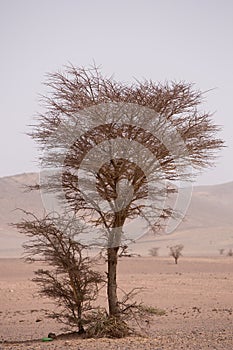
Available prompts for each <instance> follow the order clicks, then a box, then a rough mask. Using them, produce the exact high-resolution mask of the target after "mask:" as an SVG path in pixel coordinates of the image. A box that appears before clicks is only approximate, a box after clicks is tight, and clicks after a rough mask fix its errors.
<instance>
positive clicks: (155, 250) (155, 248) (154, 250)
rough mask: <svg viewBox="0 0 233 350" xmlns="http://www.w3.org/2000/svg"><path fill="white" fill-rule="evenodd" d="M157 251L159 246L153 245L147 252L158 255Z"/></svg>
mask: <svg viewBox="0 0 233 350" xmlns="http://www.w3.org/2000/svg"><path fill="white" fill-rule="evenodd" d="M158 251H159V247H153V248H151V249H149V254H150V255H151V256H158V255H159V254H158Z"/></svg>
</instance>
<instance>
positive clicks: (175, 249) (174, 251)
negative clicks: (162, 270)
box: [169, 244, 184, 264]
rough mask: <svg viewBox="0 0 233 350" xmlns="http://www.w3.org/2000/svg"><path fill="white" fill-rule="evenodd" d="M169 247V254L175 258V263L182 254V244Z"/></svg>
mask: <svg viewBox="0 0 233 350" xmlns="http://www.w3.org/2000/svg"><path fill="white" fill-rule="evenodd" d="M169 249H170V253H169V255H170V256H172V257H173V258H174V259H175V264H177V263H178V259H179V258H180V256H182V253H181V252H182V250H183V249H184V246H183V244H176V245H173V246H172V247H169Z"/></svg>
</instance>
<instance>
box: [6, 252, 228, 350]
mask: <svg viewBox="0 0 233 350" xmlns="http://www.w3.org/2000/svg"><path fill="white" fill-rule="evenodd" d="M37 268H38V265H34V264H32V265H28V264H26V263H24V262H23V261H22V260H19V259H0V304H1V307H0V349H18V350H19V349H31V350H32V349H38V350H39V349H41V350H42V349H48V350H52V349H54V350H55V349H57V350H60V349H64V348H67V349H71V350H72V349H79V350H84V349H95V350H98V349H110V350H111V349H135V350H137V349H155V350H161V349H164V350H165V349H173V350H176V349H177V350H180V349H193V350H194V349H195V350H197V349H198V350H199V349H203V350H205V349H211V350H214V349H225V350H232V349H233V258H232V257H225V256H223V257H222V256H219V257H213V258H210V257H209V258H207V257H199V258H194V257H193V258H192V257H181V258H180V260H179V263H178V265H175V264H174V261H173V259H172V258H170V257H169V258H168V257H167V258H166V257H143V256H141V257H131V258H126V257H122V258H120V261H119V265H118V272H119V274H118V286H119V287H120V288H121V289H124V290H125V291H129V290H130V289H132V288H134V287H139V288H142V289H141V291H140V293H139V294H138V296H137V300H138V301H143V302H144V303H145V304H147V305H150V306H154V307H158V308H160V309H162V310H165V312H166V313H165V315H163V316H157V315H154V316H153V317H151V318H150V319H149V320H148V321H149V322H144V323H143V324H142V329H141V334H142V336H141V337H139V336H135V337H129V338H126V339H99V340H93V339H69V338H66V339H58V340H54V341H52V342H49V343H48V342H47V343H44V342H42V341H41V338H42V337H46V336H47V335H48V333H49V332H54V333H56V334H59V333H62V332H64V329H62V325H60V324H57V323H56V322H55V321H52V320H50V319H47V318H46V314H47V313H48V311H49V310H51V308H53V307H54V306H53V304H51V302H50V301H49V300H47V299H44V298H41V297H39V296H38V294H37V292H38V287H37V285H36V284H35V283H33V282H32V281H31V278H32V277H33V270H36V269H37ZM103 269H104V266H103ZM99 302H100V304H102V305H105V303H106V296H105V291H104V290H103V291H102V293H101V295H100V299H99Z"/></svg>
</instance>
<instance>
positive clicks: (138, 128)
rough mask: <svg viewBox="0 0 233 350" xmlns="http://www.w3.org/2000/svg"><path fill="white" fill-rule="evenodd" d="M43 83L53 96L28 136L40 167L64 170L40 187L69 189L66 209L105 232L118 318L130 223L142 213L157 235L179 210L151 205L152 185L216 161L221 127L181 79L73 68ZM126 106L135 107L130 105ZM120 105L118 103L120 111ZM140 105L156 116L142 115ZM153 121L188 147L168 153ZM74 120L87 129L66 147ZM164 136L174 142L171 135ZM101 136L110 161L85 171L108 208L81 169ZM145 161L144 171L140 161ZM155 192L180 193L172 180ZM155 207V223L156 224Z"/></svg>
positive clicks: (111, 290) (112, 311) (184, 177)
mask: <svg viewBox="0 0 233 350" xmlns="http://www.w3.org/2000/svg"><path fill="white" fill-rule="evenodd" d="M46 85H47V86H48V88H49V90H50V92H49V95H48V96H46V97H44V98H43V102H44V105H45V107H46V111H45V113H43V114H41V115H39V117H38V119H37V123H36V125H35V126H34V129H33V131H32V132H31V136H32V138H33V139H35V140H36V141H37V142H38V144H39V145H40V146H41V148H42V150H46V152H47V153H46V156H45V154H43V156H42V157H41V160H42V163H43V165H44V166H46V167H48V168H49V167H51V168H57V167H62V177H56V176H55V177H53V178H51V179H49V180H48V182H47V183H44V184H43V187H44V190H47V191H49V192H54V193H56V194H57V193H58V195H59V194H61V192H62V193H65V200H66V202H67V203H68V209H69V210H73V211H74V213H75V215H77V216H79V217H83V218H84V220H86V221H87V220H88V221H89V222H92V224H93V226H96V227H99V228H100V229H101V230H102V233H103V234H104V235H105V236H106V240H107V242H108V248H107V260H108V274H107V278H108V287H107V293H108V302H109V314H110V315H111V316H114V317H115V316H117V315H119V311H120V309H119V302H118V298H117V283H116V275H117V272H116V271H117V270H116V267H117V259H118V254H119V247H120V246H121V245H122V242H121V238H122V233H123V228H124V226H125V223H126V221H127V220H132V219H134V218H136V217H138V216H140V217H143V218H144V219H145V220H146V222H147V224H148V225H150V226H151V229H154V231H155V232H157V231H158V229H159V228H160V227H161V225H163V224H164V222H165V221H166V219H167V218H169V217H170V216H172V215H175V213H174V211H173V209H172V208H171V207H170V206H169V205H168V204H167V203H166V201H165V205H164V207H163V208H162V209H161V208H160V207H159V206H158V207H156V205H154V204H153V203H150V204H149V205H148V203H147V202H146V200H147V197H148V188H149V185H151V184H152V182H153V183H156V181H157V184H158V183H160V182H163V181H165V183H167V181H170V182H172V181H176V180H189V179H191V178H192V177H193V175H194V174H192V172H191V170H190V169H189V168H188V166H189V165H190V163H191V165H192V167H193V168H194V169H196V170H200V169H202V168H205V167H207V166H210V165H212V164H213V159H214V157H215V153H216V151H217V150H219V149H220V148H221V147H223V142H222V140H221V139H219V138H218V137H217V136H216V133H217V131H218V130H219V127H218V126H217V125H215V124H214V123H213V122H212V115H211V114H210V113H208V112H203V111H201V110H200V109H199V107H200V105H201V102H202V100H203V95H202V93H201V92H200V91H198V90H195V89H194V86H193V85H192V84H188V83H184V82H171V83H165V84H161V83H154V82H152V81H151V80H144V81H142V82H139V81H136V82H135V83H133V84H125V83H121V82H117V81H115V80H114V79H113V78H112V77H110V78H108V77H104V76H103V75H102V74H101V72H100V70H99V69H98V68H97V67H93V68H91V69H85V68H75V67H73V66H69V67H66V69H65V72H64V73H60V72H58V73H52V74H49V75H48V79H47V82H46ZM119 106H120V107H119ZM129 106H130V108H131V109H127V108H128V107H129ZM108 108H116V113H115V117H114V118H113V119H112V120H109V121H108V122H106V120H107V119H105V120H104V122H103V124H102V125H99V124H98V125H97V126H93V125H95V123H93V124H92V125H88V123H89V121H90V120H92V121H93V120H94V119H95V118H101V117H103V116H105V115H106V114H108ZM117 108H120V109H119V110H118V112H119V113H117ZM121 108H122V109H121ZM125 108H126V109H125ZM143 108H146V109H149V110H150V111H151V113H149V114H148V113H141V111H142V110H144V109H143ZM87 110H88V112H87V115H88V117H87V118H86V119H85V118H81V114H80V113H81V112H84V114H82V117H83V115H84V116H85V112H86V111H87ZM122 111H123V112H126V113H128V112H129V113H132V115H131V116H130V117H132V118H134V122H135V123H134V125H132V124H129V123H128V124H127V123H125V124H124V123H123V124H122V123H121V112H122ZM153 113H156V115H157V116H159V117H158V119H157V120H156V121H155V120H153ZM155 122H156V123H157V124H156V125H157V128H158V130H161V129H164V135H166V134H169V132H170V128H171V129H172V128H175V129H176V132H177V134H179V135H180V138H181V139H182V140H183V143H184V144H185V150H184V149H182V148H179V147H178V149H177V150H176V152H171V151H170V150H169V149H168V147H166V145H165V144H163V142H162V141H161V138H158V137H156V136H155V135H154V134H153V133H151V132H150V128H149V130H148V126H150V125H154V124H155ZM72 123H73V124H72ZM67 125H68V127H67ZM70 125H74V126H75V125H78V126H80V128H81V127H82V126H83V127H84V129H85V130H86V132H84V133H82V135H81V136H79V137H76V139H74V140H73V141H72V146H70V145H69V149H68V150H67V144H69V141H70V140H71V139H72V138H71V137H70V133H71V131H72V129H73V128H72V127H70ZM144 126H145V128H144ZM117 139H121V140H122V142H123V140H127V141H129V142H130V143H131V146H128V150H127V157H124V155H123V156H122V157H120V156H119V153H118V154H114V153H113V154H112V153H111V152H112V147H111V144H110V142H109V141H110V140H117ZM167 139H168V142H170V145H172V144H173V141H174V140H173V139H172V138H171V140H169V137H167ZM103 141H108V142H107V143H106V144H105V148H103V149H102V152H105V154H106V153H107V154H108V156H109V157H110V158H109V161H106V162H105V163H104V164H102V165H101V167H100V168H98V171H97V170H96V169H97V165H98V164H99V163H100V160H101V156H100V157H98V155H96V159H94V160H92V162H93V167H90V166H89V167H87V168H86V169H85V170H86V171H89V173H90V174H91V175H93V176H94V178H95V180H96V186H95V190H96V189H97V192H98V195H99V196H100V197H101V198H102V200H103V201H105V202H106V203H107V204H108V207H109V210H106V211H102V210H101V207H100V206H99V205H98V203H97V202H96V201H95V195H94V194H93V193H92V194H91V196H89V197H90V198H87V197H86V196H85V191H83V188H85V189H86V190H87V191H89V193H90V188H91V183H90V181H89V180H88V179H87V177H86V175H85V176H83V178H81V177H82V175H81V174H79V176H78V174H77V170H78V169H79V167H80V164H81V162H82V160H83V159H84V158H85V159H87V160H90V161H91V159H90V158H88V157H89V151H90V150H92V149H93V148H94V147H96V146H99V145H101V144H102V143H103ZM135 143H137V144H140V145H141V146H142V147H143V148H144V150H149V151H150V154H153V156H154V158H156V159H157V160H158V164H159V166H158V164H157V163H156V164H155V162H154V161H152V159H150V158H149V157H148V156H146V155H145V152H143V151H142V152H135V149H134V145H135ZM62 150H66V154H65V158H64V157H61V152H62ZM135 157H136V161H135ZM142 162H143V164H144V167H143V168H142V167H140V166H139V165H138V164H142ZM61 183H62V186H61ZM80 183H82V185H83V188H82V189H80V186H79V184H80ZM150 191H151V192H153V196H154V197H156V198H159V199H161V200H163V199H166V198H167V197H168V194H172V193H174V192H175V190H174V187H173V186H168V185H165V186H164V187H163V188H162V189H161V187H160V186H159V185H158V186H156V185H154V187H153V188H152V189H150ZM59 198H60V197H59ZM145 210H146V215H145ZM155 212H156V215H157V218H158V220H156V222H153V218H154V216H155Z"/></svg>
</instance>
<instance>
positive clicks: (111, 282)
mask: <svg viewBox="0 0 233 350" xmlns="http://www.w3.org/2000/svg"><path fill="white" fill-rule="evenodd" d="M118 250H119V247H114V248H108V289H107V292H108V307H109V315H110V316H117V315H118V313H119V307H118V299H117V282H116V274H117V254H118Z"/></svg>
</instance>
